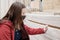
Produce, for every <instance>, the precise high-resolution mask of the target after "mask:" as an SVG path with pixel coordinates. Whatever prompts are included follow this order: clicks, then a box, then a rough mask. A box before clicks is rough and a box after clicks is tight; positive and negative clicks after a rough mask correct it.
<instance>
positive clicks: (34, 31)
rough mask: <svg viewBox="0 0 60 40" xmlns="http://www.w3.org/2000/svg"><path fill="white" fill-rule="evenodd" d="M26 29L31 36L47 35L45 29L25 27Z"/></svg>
mask: <svg viewBox="0 0 60 40" xmlns="http://www.w3.org/2000/svg"><path fill="white" fill-rule="evenodd" d="M24 27H25V30H26V31H27V33H28V34H30V35H35V34H43V33H45V32H44V28H30V27H28V26H26V25H24Z"/></svg>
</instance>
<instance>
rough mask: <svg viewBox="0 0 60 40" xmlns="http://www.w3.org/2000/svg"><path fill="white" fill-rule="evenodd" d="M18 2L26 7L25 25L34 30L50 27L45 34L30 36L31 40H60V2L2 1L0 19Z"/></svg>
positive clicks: (0, 2)
mask: <svg viewBox="0 0 60 40" xmlns="http://www.w3.org/2000/svg"><path fill="white" fill-rule="evenodd" d="M16 1H18V2H21V3H23V4H25V6H26V10H25V11H26V12H25V15H26V18H25V20H24V24H26V25H27V26H29V27H33V28H39V27H45V25H44V24H47V25H50V26H48V31H47V32H46V33H45V34H39V35H29V37H30V40H60V0H0V19H1V18H2V17H4V16H5V15H6V13H7V11H8V9H9V8H10V6H11V4H12V3H14V2H16Z"/></svg>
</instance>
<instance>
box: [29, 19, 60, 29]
mask: <svg viewBox="0 0 60 40" xmlns="http://www.w3.org/2000/svg"><path fill="white" fill-rule="evenodd" d="M28 21H30V22H33V23H37V24H41V25H48V27H52V28H56V29H60V27H58V26H53V25H49V24H45V23H40V22H36V21H33V20H28Z"/></svg>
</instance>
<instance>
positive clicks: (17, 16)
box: [3, 2, 29, 40]
mask: <svg viewBox="0 0 60 40" xmlns="http://www.w3.org/2000/svg"><path fill="white" fill-rule="evenodd" d="M23 8H25V5H24V4H22V3H20V2H14V3H13V4H12V5H11V7H10V9H9V10H8V12H7V14H6V16H4V17H3V19H6V20H10V21H11V22H12V23H13V25H14V28H15V29H18V30H19V28H21V33H22V40H29V37H28V34H27V32H26V30H25V28H24V24H23V19H22V9H23ZM18 27H19V28H18Z"/></svg>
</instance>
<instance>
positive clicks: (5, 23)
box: [0, 20, 13, 27]
mask: <svg viewBox="0 0 60 40" xmlns="http://www.w3.org/2000/svg"><path fill="white" fill-rule="evenodd" d="M3 26H8V27H12V26H13V23H12V22H11V21H9V20H0V27H3Z"/></svg>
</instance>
